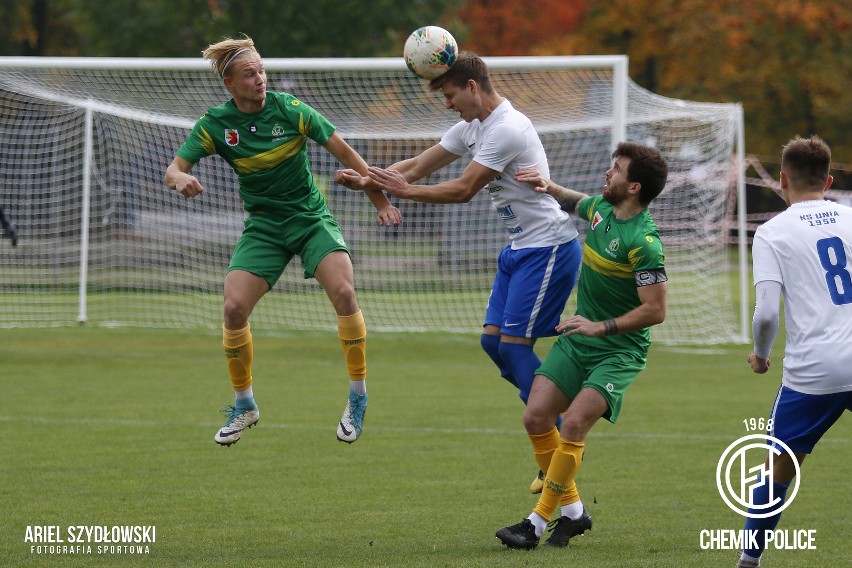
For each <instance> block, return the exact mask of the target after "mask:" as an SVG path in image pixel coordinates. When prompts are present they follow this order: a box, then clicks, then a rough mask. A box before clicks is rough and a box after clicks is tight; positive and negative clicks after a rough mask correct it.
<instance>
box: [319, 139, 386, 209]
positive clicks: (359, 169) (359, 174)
mask: <svg viewBox="0 0 852 568" xmlns="http://www.w3.org/2000/svg"><path fill="white" fill-rule="evenodd" d="M325 148H326V150H328V151H329V152H330V153H331V155H332V156H334V157H335V158H337V159H338V160H339V161H340V162H341V163H342V164H343V165H344V166H346V167H347V168H348V169H347V170H338V171H337V172H335V174H334V179H335V181H338V180H340V181H338V183H340V184H341V185H343V186H345V187H349V188H350V189H361V190H362V191H364V193H366V194H367V197H368V198H369V200H370V202H371V203H372V204H373V206H374V207H375V208H376V211H377V212H378V213H377V215H376V218H377V221H378V223H379V225H385V226H387V225H399V223H400V222H401V221H402V214H401V213H400V212H399V209H397V208H396V207H394V206H393V205H391V202H390V201H389V200H388V198H387V196H386V195H385V194H384V192H382V190H381V187H380V186H376V185H375V184H373V183H370V181H369V178H367V177H366V176H367V162H365V161H364V158H362V157H361V155H360V154H359V153H358V152H356V151H355V150H354V149H353V148H352V147H351V146H350V145H349V144H348V143H347V142H346V140H344V139H343V137H342V136H340V135H339V134H338V133H337V132H335V133H334V134H332V135H331V136H330V137H329V139H328V142H326V143H325ZM347 172H348V173H347ZM356 178H361V180H363V181H359V180H358V179H356ZM363 178H366V179H363ZM344 181H347V182H348V183H352V184H353V185H354V187H353V186H350V185H347V183H343V182H344ZM359 185H360V187H357V186H359Z"/></svg>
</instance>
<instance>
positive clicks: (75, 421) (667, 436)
mask: <svg viewBox="0 0 852 568" xmlns="http://www.w3.org/2000/svg"><path fill="white" fill-rule="evenodd" d="M0 422H18V423H21V424H25V423H27V422H32V423H38V424H56V425H68V426H70V425H81V424H83V425H85V424H90V425H94V426H128V427H137V426H142V427H147V428H162V427H163V426H171V427H175V426H182V427H191V428H214V429H215V428H217V427H219V426H221V425H222V422H178V421H174V420H134V419H125V418H51V417H46V416H0ZM331 424H332V425H331V426H329V425H328V424H322V425H320V424H287V423H278V422H269V421H263V422H262V423H259V424H258V427H259V428H263V429H273V430H315V431H320V430H328V429H331V428H333V426H334V423H333V422H332V423H331ZM367 429H368V430H370V431H376V432H428V433H430V434H489V435H493V434H497V435H508V436H513V435H517V434H519V433H520V430H519V429H518V428H513V429H509V428H434V427H432V428H424V427H417V426H376V425H369V426H367ZM589 436H590V437H592V438H602V439H615V440H618V439H651V440H655V439H659V440H685V441H690V440H705V441H720V442H722V441H731V440H732V439H734V438H735V435H721V434H680V433H677V432H627V431H620V432H601V431H598V432H591V433H590V434H589ZM820 443H821V444H822V443H829V444H831V443H836V444H849V443H852V439H849V438H832V437H830V431H829V437H826V438H823V439H822V440H821V441H820Z"/></svg>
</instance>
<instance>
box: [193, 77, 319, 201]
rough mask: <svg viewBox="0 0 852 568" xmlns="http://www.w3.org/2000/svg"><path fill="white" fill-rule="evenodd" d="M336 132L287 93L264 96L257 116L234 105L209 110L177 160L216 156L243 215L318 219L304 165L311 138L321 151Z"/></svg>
mask: <svg viewBox="0 0 852 568" xmlns="http://www.w3.org/2000/svg"><path fill="white" fill-rule="evenodd" d="M334 131H335V127H334V125H332V124H331V123H330V122H329V121H328V120H327V119H326V118H325V117H323V116H322V115H321V114H320V113H319V112H317V111H316V110H314V109H313V108H311V107H310V106H308V105H307V104H305V103H303V102H302V101H300V100H299V99H297V98H296V97H295V96H293V95H291V94H288V93H277V92H267V93H266V105H265V106H264V108H263V110H261V111H259V112H256V113H244V112H241V111H240V110H239V109H238V108H237V107H236V105H235V104H234V101H233V100H230V101H228V102H226V103H225V104H222V105H219V106H215V107H211V108H210V109H208V110H207V112H206V113H204V115H203V116H202V117H201V118H199V119H198V121H197V122H196V123H195V126H194V127H193V129H192V132H190V134H189V137H188V138H187V139H186V141H185V142H184V143H183V145H182V146H181V147H180V149H179V150H178V151H177V155H178V156H180V157H181V158H183V159H184V160H186V161H188V162H190V163H193V164H194V163H196V162H198V161H199V160H200V159H201V158H203V157H205V156H210V155H213V154H219V155H220V156H221V157H222V158H223V159H224V160H225V161H226V162H227V163H228V164H229V165H230V166H231V167H232V168H233V169H234V171H235V172H236V173H237V175H238V177H239V181H240V197H241V198H242V200H243V204H244V207H245V210H246V211H248V212H250V213H251V212H263V213H267V214H271V215H275V216H290V215H298V214H304V213H319V212H321V211H325V210H326V205H325V200H324V199H323V197H322V195H321V194H320V192H319V190H318V189H317V186H316V184H315V183H314V177H313V174H312V173H311V167H310V162H309V160H308V150H307V147H306V144H307V141H308V139H309V138H310V139H311V140H314V141H315V142H317V143H318V144H321V145H325V144H326V143H327V142H328V139H329V138H330V137H331V135H332V134H333V133H334Z"/></svg>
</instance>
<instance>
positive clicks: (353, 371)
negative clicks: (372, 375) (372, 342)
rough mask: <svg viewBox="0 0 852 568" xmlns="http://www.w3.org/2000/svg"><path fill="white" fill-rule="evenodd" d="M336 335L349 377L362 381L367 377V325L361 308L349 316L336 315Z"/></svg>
mask: <svg viewBox="0 0 852 568" xmlns="http://www.w3.org/2000/svg"><path fill="white" fill-rule="evenodd" d="M337 336H338V337H339V338H340V345H342V346H343V356H344V357H345V358H346V368H347V370H348V371H349V378H350V379H352V380H353V381H363V380H364V379H365V378H366V377H367V326H366V325H365V324H364V316H363V315H362V314H361V310H358V311H357V312H355V313H354V314H352V315H351V316H337Z"/></svg>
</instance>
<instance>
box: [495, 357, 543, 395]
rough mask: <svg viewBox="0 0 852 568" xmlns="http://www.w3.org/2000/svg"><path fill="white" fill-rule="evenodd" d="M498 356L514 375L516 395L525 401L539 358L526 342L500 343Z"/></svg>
mask: <svg viewBox="0 0 852 568" xmlns="http://www.w3.org/2000/svg"><path fill="white" fill-rule="evenodd" d="M499 352H500V357H501V358H502V359H503V361H505V362H506V367H508V369H509V371H510V372H511V373H512V375H513V376H514V377H515V381H516V385H517V387H518V390H519V391H521V392H520V393H519V395H518V396H520V397H521V400H523V401H524V404H526V403H527V400H528V399H529V397H530V390H531V389H532V382H533V377H535V370H536V369H538V367H539V366H540V365H541V359H539V358H538V355H536V354H535V351H533V346H532V345H527V344H526V343H506V342H501V343H500V349H499Z"/></svg>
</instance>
